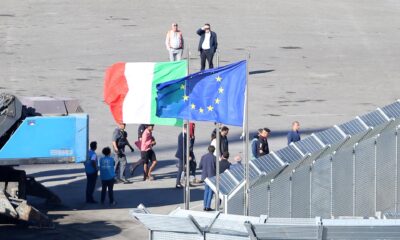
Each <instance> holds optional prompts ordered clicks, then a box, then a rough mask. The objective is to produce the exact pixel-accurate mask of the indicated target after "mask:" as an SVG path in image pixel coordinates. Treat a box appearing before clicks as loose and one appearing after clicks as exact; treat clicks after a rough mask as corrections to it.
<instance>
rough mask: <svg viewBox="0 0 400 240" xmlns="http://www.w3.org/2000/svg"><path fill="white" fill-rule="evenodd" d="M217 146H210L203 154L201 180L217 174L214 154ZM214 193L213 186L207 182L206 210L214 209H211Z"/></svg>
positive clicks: (205, 190) (205, 193) (205, 191)
mask: <svg viewBox="0 0 400 240" xmlns="http://www.w3.org/2000/svg"><path fill="white" fill-rule="evenodd" d="M214 151H215V147H214V146H212V145H210V146H208V153H207V154H205V155H203V156H202V157H201V160H200V164H199V168H200V169H201V170H202V172H201V180H202V181H204V180H205V179H206V178H210V177H214V176H215V175H216V174H215V173H216V168H215V164H216V157H215V156H214ZM213 195H214V193H213V191H212V190H211V188H210V187H209V186H208V185H207V184H205V185H204V209H203V210H204V211H213V209H211V200H212V197H213Z"/></svg>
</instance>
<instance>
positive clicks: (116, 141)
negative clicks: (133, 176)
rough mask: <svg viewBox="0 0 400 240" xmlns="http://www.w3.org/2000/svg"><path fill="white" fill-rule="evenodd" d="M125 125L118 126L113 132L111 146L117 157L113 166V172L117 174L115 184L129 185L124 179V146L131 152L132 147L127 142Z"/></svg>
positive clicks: (125, 162)
mask: <svg viewBox="0 0 400 240" xmlns="http://www.w3.org/2000/svg"><path fill="white" fill-rule="evenodd" d="M125 126H126V125H125V123H120V124H118V127H117V128H116V129H115V130H114V133H113V137H112V146H113V149H114V152H115V154H116V155H117V163H116V165H115V172H118V176H117V182H124V183H129V181H128V180H127V178H126V175H127V174H126V173H125V172H126V165H127V160H126V155H125V146H128V147H129V148H130V149H131V151H132V152H134V149H133V147H132V146H131V145H130V144H129V142H128V139H127V137H128V133H127V132H126V131H125Z"/></svg>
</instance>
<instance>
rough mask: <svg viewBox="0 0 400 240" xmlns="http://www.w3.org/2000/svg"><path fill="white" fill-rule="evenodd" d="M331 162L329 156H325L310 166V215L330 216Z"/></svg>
mask: <svg viewBox="0 0 400 240" xmlns="http://www.w3.org/2000/svg"><path fill="white" fill-rule="evenodd" d="M331 163H332V162H331V156H325V157H323V158H320V159H318V160H317V161H316V162H315V163H314V164H313V165H312V167H311V209H310V212H311V217H317V216H319V217H323V218H330V217H331V214H332V212H331V207H332V202H331V190H332V182H331V170H332V169H331V167H332V164H331Z"/></svg>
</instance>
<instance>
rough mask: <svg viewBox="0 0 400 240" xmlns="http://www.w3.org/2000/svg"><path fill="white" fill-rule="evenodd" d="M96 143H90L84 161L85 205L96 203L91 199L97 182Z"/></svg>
mask: <svg viewBox="0 0 400 240" xmlns="http://www.w3.org/2000/svg"><path fill="white" fill-rule="evenodd" d="M96 149H97V142H95V141H93V142H91V143H90V149H89V152H88V158H87V160H86V161H85V163H84V165H85V173H86V178H87V182H86V202H87V203H97V202H96V201H95V200H94V198H93V192H94V189H95V187H96V180H97V171H98V167H97V165H98V163H97V154H96Z"/></svg>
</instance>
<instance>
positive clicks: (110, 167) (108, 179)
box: [99, 147, 116, 205]
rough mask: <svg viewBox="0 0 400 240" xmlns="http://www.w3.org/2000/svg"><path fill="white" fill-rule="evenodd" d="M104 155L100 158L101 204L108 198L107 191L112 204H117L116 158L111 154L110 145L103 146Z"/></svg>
mask: <svg viewBox="0 0 400 240" xmlns="http://www.w3.org/2000/svg"><path fill="white" fill-rule="evenodd" d="M102 153H103V155H104V157H102V158H100V161H99V162H100V178H101V204H104V201H105V199H106V192H107V191H108V199H109V201H110V205H116V202H115V201H114V190H113V189H114V177H115V171H114V165H115V161H114V158H112V157H111V156H110V154H111V149H110V148H109V147H105V148H103V151H102Z"/></svg>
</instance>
